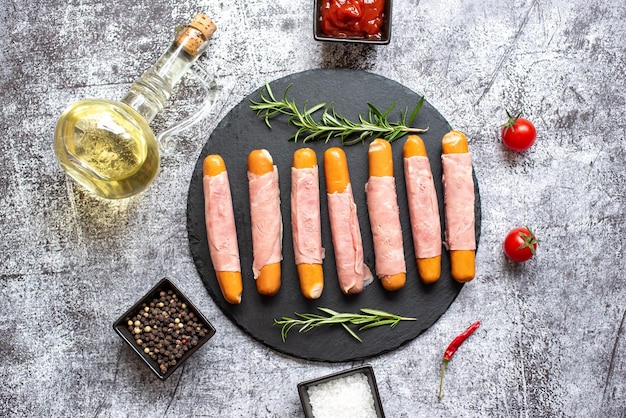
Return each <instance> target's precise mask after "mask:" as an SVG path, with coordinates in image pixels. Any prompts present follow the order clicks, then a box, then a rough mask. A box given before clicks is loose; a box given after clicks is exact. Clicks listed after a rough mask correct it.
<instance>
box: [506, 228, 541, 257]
mask: <svg viewBox="0 0 626 418" xmlns="http://www.w3.org/2000/svg"><path fill="white" fill-rule="evenodd" d="M537 243H539V240H538V239H537V237H536V236H535V234H534V233H533V232H532V231H531V230H530V229H529V228H513V229H512V230H511V231H509V233H508V234H507V235H506V237H505V238H504V244H503V247H504V254H506V256H507V257H509V258H510V259H511V260H513V261H517V262H518V263H520V262H523V261H527V260H530V259H531V258H532V257H533V256H534V255H535V252H536V250H537Z"/></svg>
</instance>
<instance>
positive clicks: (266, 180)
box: [248, 166, 283, 279]
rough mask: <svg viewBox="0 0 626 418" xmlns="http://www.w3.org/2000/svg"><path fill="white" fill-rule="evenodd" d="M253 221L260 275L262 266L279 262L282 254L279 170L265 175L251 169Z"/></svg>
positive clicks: (255, 266) (256, 272)
mask: <svg viewBox="0 0 626 418" xmlns="http://www.w3.org/2000/svg"><path fill="white" fill-rule="evenodd" d="M248 187H249V190H250V221H251V224H252V253H253V261H252V272H253V274H254V278H255V279H256V278H258V277H259V273H260V272H261V269H262V268H263V267H264V266H266V265H268V264H274V263H279V262H280V261H281V260H282V258H283V256H282V239H283V220H282V217H281V214H280V190H279V188H278V170H277V168H276V166H274V170H273V171H271V172H269V173H266V174H263V175H261V176H259V175H256V174H253V173H251V172H248Z"/></svg>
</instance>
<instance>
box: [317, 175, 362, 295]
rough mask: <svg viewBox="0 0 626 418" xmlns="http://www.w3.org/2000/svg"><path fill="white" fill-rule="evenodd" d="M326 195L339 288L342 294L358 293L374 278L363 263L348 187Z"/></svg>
mask: <svg viewBox="0 0 626 418" xmlns="http://www.w3.org/2000/svg"><path fill="white" fill-rule="evenodd" d="M327 196H328V214H329V217H330V229H331V235H332V238H333V247H334V250H335V263H336V265H337V277H338V280H339V287H340V288H341V291H342V292H343V293H345V294H351V293H359V292H361V291H362V290H363V288H364V287H365V286H367V285H368V284H370V283H371V282H372V280H373V278H374V277H373V275H372V272H371V271H370V269H369V268H368V267H367V265H366V264H365V263H364V262H363V242H362V238H361V229H360V227H359V221H358V217H357V212H356V204H355V203H354V196H353V195H352V186H351V185H350V184H348V186H347V187H346V189H345V190H344V191H343V192H342V193H327Z"/></svg>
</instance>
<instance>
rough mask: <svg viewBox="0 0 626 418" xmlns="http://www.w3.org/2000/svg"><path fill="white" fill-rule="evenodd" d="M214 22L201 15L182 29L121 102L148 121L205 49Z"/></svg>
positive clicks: (162, 105)
mask: <svg viewBox="0 0 626 418" xmlns="http://www.w3.org/2000/svg"><path fill="white" fill-rule="evenodd" d="M214 31H215V24H214V23H213V21H212V20H211V19H209V18H208V17H206V16H204V15H202V14H199V15H196V17H194V19H193V20H192V22H191V23H190V24H189V25H188V26H186V27H184V28H183V29H181V30H180V31H179V32H178V33H177V35H176V39H175V40H174V42H173V43H172V45H170V47H169V48H168V49H167V51H165V52H164V53H163V55H161V57H160V58H159V59H158V60H157V62H156V63H155V64H154V65H153V66H152V68H150V69H149V70H147V71H146V72H145V73H143V74H142V75H141V77H140V78H139V80H137V81H135V82H134V83H133V84H132V85H131V86H130V90H129V92H128V94H127V95H126V97H124V98H123V99H122V102H123V103H125V104H127V105H129V106H130V107H132V108H133V109H135V110H136V111H137V112H138V113H139V114H140V115H141V116H143V117H144V118H145V119H146V121H147V122H148V123H150V122H152V120H153V119H154V117H155V116H156V115H157V113H159V112H160V111H161V110H163V108H164V107H165V103H166V102H167V100H168V99H169V98H170V96H171V95H172V90H173V88H174V86H175V85H176V84H177V83H178V82H179V81H180V79H181V78H182V77H183V75H184V74H185V73H186V72H187V70H189V68H190V67H191V66H192V65H193V64H194V62H196V60H197V59H198V57H199V56H200V55H201V54H202V53H203V52H204V51H205V50H206V48H207V46H208V40H209V39H210V38H211V36H212V35H213V32H214Z"/></svg>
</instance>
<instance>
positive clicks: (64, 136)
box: [54, 14, 216, 199]
mask: <svg viewBox="0 0 626 418" xmlns="http://www.w3.org/2000/svg"><path fill="white" fill-rule="evenodd" d="M215 30H216V27H215V24H214V23H213V21H212V20H211V19H210V18H208V17H207V16H205V15H204V14H198V15H196V16H195V17H194V18H193V19H192V21H191V23H190V24H189V25H187V26H186V27H184V28H182V29H181V30H179V31H178V32H177V34H176V37H175V39H174V41H173V42H172V44H171V45H170V46H169V48H168V49H167V50H166V51H165V52H164V53H163V55H161V57H160V58H159V59H158V60H157V62H156V63H155V64H154V66H152V67H151V68H150V69H149V70H147V71H146V72H145V73H143V74H142V75H141V77H140V78H139V79H138V80H137V81H135V82H134V83H133V84H132V85H131V87H130V90H129V91H128V93H127V94H126V96H125V97H124V98H123V99H122V100H121V102H116V101H112V100H104V99H87V100H81V101H78V102H76V103H74V104H72V105H70V106H69V107H68V108H67V109H66V110H65V111H64V112H63V114H62V115H61V117H60V118H59V121H58V122H57V126H56V129H55V133H54V150H55V153H56V156H57V159H58V161H59V164H60V165H61V167H62V168H63V170H65V172H66V173H67V174H68V175H69V176H70V177H71V178H73V179H74V180H76V181H77V182H78V183H79V184H81V185H83V186H84V187H86V188H87V189H88V190H90V191H91V192H93V193H95V194H97V195H99V196H101V197H104V198H107V199H121V198H126V197H130V196H133V195H135V194H137V193H139V192H141V191H143V190H144V189H145V188H146V187H148V185H150V183H151V182H152V181H153V180H154V178H155V177H156V175H157V172H158V170H159V165H160V155H159V144H158V142H157V140H156V138H155V136H154V133H153V132H152V129H151V128H150V126H149V124H150V122H152V120H153V119H154V117H155V116H156V114H157V113H159V112H160V111H161V110H163V108H164V107H165V103H166V101H167V100H168V99H169V97H170V96H171V94H172V89H173V87H174V85H175V84H176V83H178V81H180V79H181V78H182V76H183V75H184V74H185V72H187V70H188V69H189V68H190V67H191V66H192V65H193V64H194V62H195V61H196V60H197V58H198V57H199V56H200V55H201V54H202V53H203V52H204V51H205V50H206V47H207V46H208V40H209V39H210V38H211V36H212V35H213V33H214V32H215Z"/></svg>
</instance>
